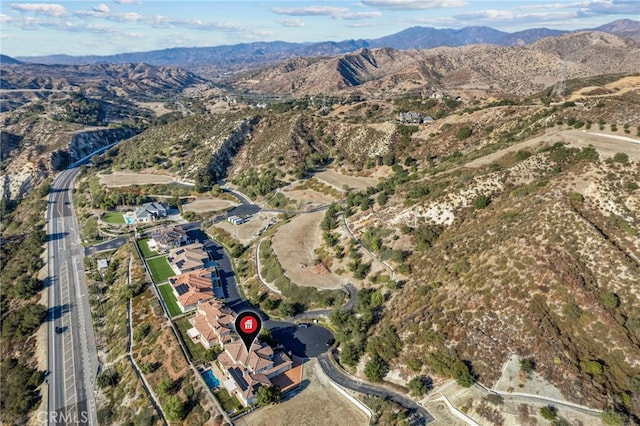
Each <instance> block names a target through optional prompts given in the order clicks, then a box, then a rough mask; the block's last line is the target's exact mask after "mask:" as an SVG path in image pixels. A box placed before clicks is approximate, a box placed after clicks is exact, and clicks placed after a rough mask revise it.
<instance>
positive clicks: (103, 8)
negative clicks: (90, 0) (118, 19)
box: [93, 3, 111, 14]
mask: <svg viewBox="0 0 640 426" xmlns="http://www.w3.org/2000/svg"><path fill="white" fill-rule="evenodd" d="M93 11H94V12H98V13H105V14H106V13H109V12H111V10H110V9H109V6H107V5H106V4H104V3H101V4H99V5H97V6H96V7H94V8H93Z"/></svg>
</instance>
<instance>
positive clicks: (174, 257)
mask: <svg viewBox="0 0 640 426" xmlns="http://www.w3.org/2000/svg"><path fill="white" fill-rule="evenodd" d="M167 262H169V265H170V266H171V269H173V271H174V272H175V273H176V275H180V274H184V273H185V272H190V271H194V270H196V269H202V268H206V267H208V266H215V261H212V260H210V259H209V254H208V253H207V252H206V251H205V250H204V246H203V245H202V244H201V243H194V244H189V245H186V246H181V247H176V248H173V249H171V250H169V255H168V256H167Z"/></svg>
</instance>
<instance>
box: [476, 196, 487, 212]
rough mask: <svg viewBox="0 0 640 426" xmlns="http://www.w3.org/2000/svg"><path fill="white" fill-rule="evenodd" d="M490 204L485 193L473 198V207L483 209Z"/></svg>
mask: <svg viewBox="0 0 640 426" xmlns="http://www.w3.org/2000/svg"><path fill="white" fill-rule="evenodd" d="M488 205H489V197H488V196H486V195H484V194H481V195H478V196H477V197H476V198H474V200H473V208H474V209H476V210H482V209H484V208H485V207H487V206H488Z"/></svg>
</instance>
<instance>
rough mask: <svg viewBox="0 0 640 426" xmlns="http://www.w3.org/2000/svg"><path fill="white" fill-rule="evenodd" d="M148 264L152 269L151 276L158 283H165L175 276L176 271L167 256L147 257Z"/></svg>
mask: <svg viewBox="0 0 640 426" xmlns="http://www.w3.org/2000/svg"><path fill="white" fill-rule="evenodd" d="M147 265H149V270H151V276H152V277H153V281H155V283H156V284H160V283H163V282H165V281H167V280H168V279H169V277H173V276H174V275H175V274H176V273H175V272H173V269H171V266H169V262H167V258H166V257H165V256H160V257H154V258H153V259H147Z"/></svg>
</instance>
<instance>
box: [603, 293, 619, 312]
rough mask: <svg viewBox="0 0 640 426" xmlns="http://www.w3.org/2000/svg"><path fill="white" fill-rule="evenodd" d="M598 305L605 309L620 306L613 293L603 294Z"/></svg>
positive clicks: (616, 296) (617, 298)
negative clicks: (600, 304)
mask: <svg viewBox="0 0 640 426" xmlns="http://www.w3.org/2000/svg"><path fill="white" fill-rule="evenodd" d="M600 303H602V306H604V307H605V308H607V309H615V308H617V307H618V306H620V298H619V297H618V295H617V294H615V293H604V294H601V295H600Z"/></svg>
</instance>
